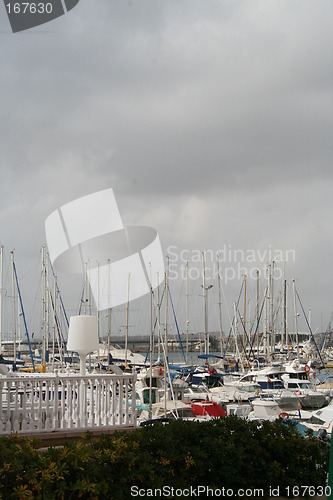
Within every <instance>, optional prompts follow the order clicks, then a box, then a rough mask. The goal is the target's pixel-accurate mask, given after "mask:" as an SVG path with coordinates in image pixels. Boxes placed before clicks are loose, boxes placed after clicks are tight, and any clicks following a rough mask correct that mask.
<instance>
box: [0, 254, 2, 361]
mask: <svg viewBox="0 0 333 500" xmlns="http://www.w3.org/2000/svg"><path fill="white" fill-rule="evenodd" d="M2 290H3V245H1V247H0V354H1V353H2Z"/></svg>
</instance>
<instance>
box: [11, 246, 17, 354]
mask: <svg viewBox="0 0 333 500" xmlns="http://www.w3.org/2000/svg"><path fill="white" fill-rule="evenodd" d="M10 253H11V256H12V290H13V342H14V361H16V301H15V274H14V250H12V251H11V252H10Z"/></svg>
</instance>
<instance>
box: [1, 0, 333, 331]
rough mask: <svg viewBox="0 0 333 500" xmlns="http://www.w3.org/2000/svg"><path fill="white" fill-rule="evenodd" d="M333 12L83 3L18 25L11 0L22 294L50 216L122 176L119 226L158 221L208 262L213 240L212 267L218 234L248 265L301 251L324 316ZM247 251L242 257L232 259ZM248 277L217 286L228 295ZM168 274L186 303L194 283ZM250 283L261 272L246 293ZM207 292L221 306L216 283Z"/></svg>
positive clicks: (303, 7)
mask: <svg viewBox="0 0 333 500" xmlns="http://www.w3.org/2000/svg"><path fill="white" fill-rule="evenodd" d="M332 18H333V3H332V1H331V0H293V1H290V0H289V1H288V0H209V2H208V1H204V0H177V1H174V0H130V1H125V0H116V1H114V2H110V0H98V2H96V1H95V0H84V1H83V0H82V1H81V2H80V3H79V4H78V6H77V7H75V9H73V10H72V11H71V12H69V13H68V14H66V15H65V16H62V17H60V18H58V19H57V20H55V21H53V22H51V23H48V24H46V25H43V26H41V27H39V28H35V29H31V30H29V31H25V32H20V33H16V34H13V33H12V32H11V30H10V26H9V22H8V19H7V17H6V12H5V7H4V5H3V4H2V5H1V6H0V40H1V44H0V61H1V72H0V85H1V93H0V104H1V115H2V119H1V131H0V132H1V133H0V146H1V147H0V161H1V182H0V243H1V244H2V245H4V248H5V260H6V259H7V262H8V263H9V261H10V255H9V252H10V250H12V249H15V261H16V266H17V269H18V272H19V273H20V276H21V281H22V294H23V296H26V297H27V301H28V300H31V295H32V293H31V289H32V285H31V283H32V281H33V279H35V278H34V276H35V274H36V273H37V274H38V269H39V265H40V264H39V261H40V248H41V246H42V244H43V243H45V233H44V222H45V219H46V217H47V216H48V215H49V214H50V213H51V212H52V211H53V210H55V209H56V208H58V207H59V206H61V205H62V204H64V203H67V202H69V201H71V200H74V199H76V198H78V197H80V196H84V195H86V194H89V193H92V192H95V191H98V190H101V189H105V188H109V187H112V188H113V189H114V192H115V195H116V197H117V201H118V205H119V209H120V212H121V214H122V217H123V221H124V223H125V224H142V225H148V226H152V227H154V228H156V229H157V230H158V232H159V235H160V238H161V242H162V246H163V251H164V253H165V254H166V255H167V254H169V255H170V254H171V259H172V264H173V270H175V269H178V268H176V267H175V263H177V265H181V264H184V262H182V261H181V256H183V257H184V258H185V257H186V259H187V258H189V260H190V266H191V265H193V266H194V267H195V266H196V267H198V266H199V267H200V265H201V264H200V263H197V262H194V260H195V256H197V255H198V254H199V255H200V253H201V252H202V251H204V250H205V251H207V255H208V259H207V260H208V262H207V267H209V265H210V266H211V267H213V264H214V262H213V258H211V257H210V256H211V255H213V256H214V255H216V253H217V252H218V251H221V250H223V249H224V248H229V249H231V250H241V251H243V252H244V255H245V256H248V255H249V253H248V252H252V255H253V254H255V255H256V262H251V263H247V264H246V265H247V266H248V269H247V272H248V273H249V272H250V271H251V269H252V270H253V269H254V268H260V269H263V268H264V267H265V265H266V264H267V258H266V255H265V256H264V257H261V256H262V255H263V252H265V251H266V250H271V252H273V253H274V252H275V256H276V252H280V253H281V252H286V251H293V252H294V253H293V254H291V253H289V255H293V256H294V258H292V259H291V258H289V259H288V262H287V266H286V277H287V279H288V280H290V283H291V280H292V279H295V280H296V284H297V290H298V291H299V294H300V296H301V299H302V302H303V305H304V307H305V308H306V309H308V308H309V307H311V323H312V326H313V330H316V329H321V328H324V330H325V329H326V327H327V324H328V322H329V320H330V316H331V313H332V310H333V296H332V255H333V253H332V250H333V236H332V226H331V218H332V215H333V213H332V175H333V172H332V156H333V154H332V153H333V141H332V130H333V63H332V47H333V31H332ZM182 251H183V253H182V254H181V252H182ZM184 251H186V252H184ZM176 255H177V256H178V257H176ZM267 255H268V253H267ZM243 260H244V259H243ZM176 261H177V262H176ZM243 264H244V262H243V261H242V257H240V253H238V257H237V259H236V258H234V257H233V256H232V257H231V258H229V259H228V262H224V263H223V264H221V265H222V267H224V268H227V267H228V268H229V267H232V268H234V269H236V270H238V268H239V267H242V266H243ZM242 273H243V274H244V271H242V269H241V271H240V273H239V274H240V276H238V277H237V276H236V277H235V279H232V280H230V281H229V282H228V283H225V282H224V283H223V291H224V293H225V296H226V302H229V304H230V303H231V304H232V302H233V301H234V300H235V299H236V298H237V295H238V293H239V290H240V286H241V283H242V279H243V278H242ZM193 276H194V275H193ZM223 276H224V274H223V270H222V278H223ZM224 277H225V276H224ZM208 278H211V277H210V276H209V277H208ZM261 278H262V280H263V279H264V272H262V273H261ZM61 279H62V277H59V280H60V285H61ZM212 279H213V278H211V280H210V282H212ZM176 281H177V283H178V284H177V283H176ZM222 281H223V279H222ZM224 281H225V280H224ZM200 283H201V279H198V280H194V279H193V280H192V281H191V285H190V295H191V297H192V298H193V301H195V299H197V300H198V304H199V305H198V307H196V306H194V305H193V306H192V314H193V316H196V317H197V320H193V322H192V328H193V329H196V328H199V329H200V328H202V324H200V321H201V319H200V318H201V316H200V314H201V312H200V313H199V312H198V311H199V309H200V308H201V301H202V297H200V294H201V293H202V291H201V288H200ZM171 286H173V287H174V292H173V293H174V301H175V303H176V304H177V307H178V308H179V309H184V283H179V280H174V283H171ZM255 287H256V283H255V280H254V279H252V280H251V279H250V278H249V280H248V294H249V295H248V297H250V296H251V293H255ZM251 290H253V292H251ZM290 292H291V285H290ZM210 293H211V303H212V304H214V303H216V301H217V298H216V297H217V295H216V293H217V285H216V282H215V281H214V288H213V290H212V292H210ZM8 294H9V292H8ZM67 300H68V302H69V305H68V307H69V309H71V307H73V306H72V305H71V304H70V301H72V302H73V303H74V304H77V297H75V298H73V297H69V296H68V297H67ZM193 303H194V302H193ZM211 307H212V305H211ZM231 307H232V306H231ZM200 311H201V309H200ZM224 314H225V316H226V315H227V313H226V312H225V313H224ZM196 321H197V325H196V323H195V322H196ZM211 321H212V323H213V324H214V321H215V319H214V318H212V320H211ZM226 321H227V320H226ZM214 326H216V325H215V324H214Z"/></svg>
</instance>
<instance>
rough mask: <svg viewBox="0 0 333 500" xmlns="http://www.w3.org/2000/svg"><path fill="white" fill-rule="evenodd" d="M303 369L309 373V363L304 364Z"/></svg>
mask: <svg viewBox="0 0 333 500" xmlns="http://www.w3.org/2000/svg"><path fill="white" fill-rule="evenodd" d="M304 371H305V373H307V374H309V372H310V367H309V365H305V366H304Z"/></svg>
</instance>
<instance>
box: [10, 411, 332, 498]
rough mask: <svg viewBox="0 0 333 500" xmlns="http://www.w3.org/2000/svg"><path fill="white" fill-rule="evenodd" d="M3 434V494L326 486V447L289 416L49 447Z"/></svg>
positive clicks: (108, 494) (165, 428)
mask: <svg viewBox="0 0 333 500" xmlns="http://www.w3.org/2000/svg"><path fill="white" fill-rule="evenodd" d="M36 446H37V444H36V443H35V442H34V441H31V440H27V439H23V438H19V437H18V436H17V435H11V436H10V437H2V438H0V498H6V499H11V498H12V499H14V498H15V499H16V498H19V499H30V498H31V499H32V498H33V499H47V500H51V499H66V500H67V499H76V498H82V499H88V498H89V499H94V498H96V499H100V498H103V497H105V498H108V499H117V500H118V499H120V500H121V499H123V498H124V499H125V498H126V499H128V497H129V496H130V491H131V486H133V485H135V486H137V487H138V488H145V489H147V488H163V486H165V485H168V486H173V487H174V488H190V487H191V486H192V487H196V486H199V485H207V486H209V487H211V488H220V487H221V486H222V485H223V486H224V487H226V488H233V489H237V488H245V489H246V488H263V489H264V490H265V491H268V488H269V487H277V486H280V487H281V488H284V487H286V486H294V485H304V484H306V485H312V486H323V485H324V484H325V482H326V477H327V471H328V455H329V450H328V447H327V446H325V445H324V444H323V443H321V442H319V441H318V440H316V439H315V438H314V437H313V436H311V435H310V436H308V437H307V438H304V437H302V436H301V435H300V434H299V433H298V432H297V430H296V428H295V425H294V424H293V423H292V422H289V423H285V422H282V421H280V420H278V421H275V422H273V423H271V422H247V421H244V420H242V419H238V418H237V417H228V418H222V419H216V420H213V421H210V422H206V423H198V422H185V421H182V420H178V421H172V422H170V423H169V424H168V425H162V424H157V425H154V426H147V427H144V428H142V429H137V430H136V431H133V432H130V433H126V432H123V433H116V434H112V435H103V436H101V437H99V438H96V439H95V438H93V437H92V436H91V435H86V438H85V439H84V440H83V441H80V442H78V443H73V442H69V443H65V445H64V446H63V447H57V448H49V449H48V450H47V451H46V452H43V453H41V452H40V451H38V450H37V449H36Z"/></svg>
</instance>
